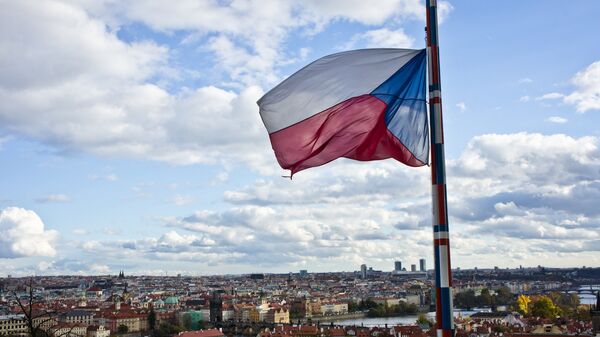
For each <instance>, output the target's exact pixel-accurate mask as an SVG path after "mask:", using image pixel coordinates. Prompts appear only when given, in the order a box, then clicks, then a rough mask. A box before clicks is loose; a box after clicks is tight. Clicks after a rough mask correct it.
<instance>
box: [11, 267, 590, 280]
mask: <svg viewBox="0 0 600 337" xmlns="http://www.w3.org/2000/svg"><path fill="white" fill-rule="evenodd" d="M540 267H541V268H544V269H551V270H569V269H600V267H591V266H580V267H550V266H530V267H525V266H523V269H522V270H528V269H539V268H540ZM584 267H585V268H584ZM519 269H520V268H519V267H513V268H509V267H505V268H500V267H498V270H519ZM301 270H302V269H301ZM374 270H375V271H377V272H383V273H393V272H394V270H379V269H377V270H376V269H374ZM474 270H475V268H465V269H463V268H460V269H456V268H452V271H453V272H455V271H474ZM477 270H478V271H493V270H495V269H494V267H482V268H479V267H477ZM430 271H434V269H427V270H426V271H425V272H430ZM119 272H120V271H118V272H117V273H114V274H113V273H109V274H56V275H49V274H48V275H21V276H14V275H10V276H11V278H28V277H64V276H70V277H88V276H98V277H102V276H111V277H112V276H118V275H119ZM123 272H124V277H128V276H135V277H144V276H152V277H178V275H177V273H175V275H171V274H168V275H161V274H136V273H135V272H134V273H127V272H126V271H125V270H123ZM402 272H406V273H419V272H421V273H422V271H419V270H417V271H414V272H413V271H410V270H405V271H402ZM307 273H308V274H356V273H360V270H353V271H313V272H311V271H310V270H307ZM252 274H263V275H278V276H286V275H289V274H293V275H296V274H300V270H297V271H288V272H259V271H257V272H249V273H239V274H235V273H231V274H184V273H181V277H211V276H248V275H252ZM0 278H8V275H5V276H0Z"/></svg>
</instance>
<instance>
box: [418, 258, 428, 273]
mask: <svg viewBox="0 0 600 337" xmlns="http://www.w3.org/2000/svg"><path fill="white" fill-rule="evenodd" d="M419 267H420V269H419V270H420V271H427V266H426V265H425V259H420V260H419Z"/></svg>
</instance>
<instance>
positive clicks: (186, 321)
mask: <svg viewBox="0 0 600 337" xmlns="http://www.w3.org/2000/svg"><path fill="white" fill-rule="evenodd" d="M181 323H182V324H183V328H184V329H185V330H187V331H190V330H192V316H191V315H190V314H188V313H185V314H183V317H181Z"/></svg>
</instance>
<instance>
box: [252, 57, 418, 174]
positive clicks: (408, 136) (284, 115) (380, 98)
mask: <svg viewBox="0 0 600 337" xmlns="http://www.w3.org/2000/svg"><path fill="white" fill-rule="evenodd" d="M426 63H427V62H426V52H425V50H412V49H360V50H352V51H346V52H341V53H337V54H333V55H329V56H325V57H323V58H320V59H318V60H316V61H314V62H313V63H311V64H309V65H307V66H306V67H304V68H302V69H301V70H299V71H298V72H296V73H294V74H293V75H291V76H290V77H288V78H287V79H286V80H284V81H283V82H281V83H280V84H279V85H277V86H276V87H275V88H273V89H272V90H270V91H269V92H267V93H266V94H265V95H264V96H263V97H262V98H261V99H260V100H258V102H257V103H258V106H259V108H260V109H259V111H260V116H261V118H262V120H263V122H264V124H265V127H266V128H267V131H268V132H269V138H270V140H271V145H272V147H273V150H274V152H275V156H276V157H277V161H278V162H279V164H280V165H281V167H282V168H284V169H289V170H291V174H292V175H293V174H294V173H296V172H298V171H301V170H304V169H306V168H309V167H315V166H320V165H323V164H326V163H328V162H330V161H332V160H335V159H337V158H340V157H345V158H350V159H355V160H361V161H367V160H380V159H386V158H394V159H396V160H398V161H400V162H402V163H404V164H406V165H409V166H422V165H426V164H427V163H428V158H429V135H428V126H427V109H426V104H425V83H426V79H425V77H426Z"/></svg>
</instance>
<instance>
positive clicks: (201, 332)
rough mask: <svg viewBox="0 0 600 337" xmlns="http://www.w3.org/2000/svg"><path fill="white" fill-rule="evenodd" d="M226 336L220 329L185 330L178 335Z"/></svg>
mask: <svg viewBox="0 0 600 337" xmlns="http://www.w3.org/2000/svg"><path fill="white" fill-rule="evenodd" d="M223 336H225V335H224V334H223V333H222V332H221V331H219V330H218V329H207V330H198V331H184V332H181V333H179V335H178V337H223Z"/></svg>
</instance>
